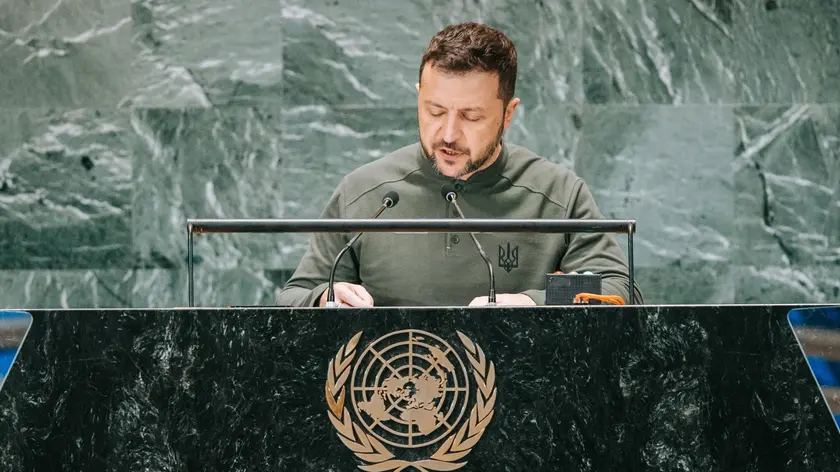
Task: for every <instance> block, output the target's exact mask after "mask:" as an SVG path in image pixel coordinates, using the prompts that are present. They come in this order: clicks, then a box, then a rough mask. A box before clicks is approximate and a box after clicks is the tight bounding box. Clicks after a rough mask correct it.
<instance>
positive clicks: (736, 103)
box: [0, 0, 840, 308]
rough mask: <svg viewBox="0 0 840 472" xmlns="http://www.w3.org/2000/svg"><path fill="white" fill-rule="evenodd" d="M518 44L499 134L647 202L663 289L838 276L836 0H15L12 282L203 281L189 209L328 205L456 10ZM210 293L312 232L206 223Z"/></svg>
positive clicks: (248, 299) (6, 172)
mask: <svg viewBox="0 0 840 472" xmlns="http://www.w3.org/2000/svg"><path fill="white" fill-rule="evenodd" d="M468 20H472V21H481V22H486V23H488V24H491V25H493V26H497V27H500V28H501V29H502V30H504V31H505V32H506V33H507V34H508V35H509V36H511V38H512V39H513V40H514V42H515V43H516V45H517V48H518V50H519V54H520V75H519V82H518V87H517V95H518V96H519V97H520V98H521V99H522V105H521V106H520V107H519V109H518V110H517V112H518V115H517V116H516V117H515V119H514V123H513V125H512V126H511V129H510V131H509V132H508V134H507V139H508V140H509V141H510V142H515V143H518V144H522V145H525V146H527V147H529V148H531V149H532V150H534V151H536V152H538V153H540V154H542V155H543V156H545V157H547V158H549V159H551V160H553V161H556V162H561V163H564V164H566V165H568V166H570V167H572V168H573V169H574V170H575V171H576V172H577V173H578V174H579V175H581V176H582V177H584V178H585V179H586V181H587V182H588V183H589V185H590V186H591V187H592V189H593V192H594V193H595V196H596V198H597V200H598V203H599V205H600V207H601V209H602V211H603V212H604V213H605V214H606V215H608V216H609V217H615V218H635V219H637V220H638V224H639V233H638V236H637V242H638V244H637V254H636V262H637V269H638V272H637V273H638V276H639V279H640V283H641V284H642V287H643V290H644V293H645V295H646V301H648V302H650V303H742V302H744V303H762V302H776V303H779V302H809V301H813V302H826V301H830V302H836V301H840V3H837V2H836V1H835V0H796V1H792V0H767V1H765V0H620V1H619V0H549V1H546V0H475V1H466V0H410V1H409V0H369V1H367V2H359V1H349V0H279V1H278V0H270V1H269V0H253V1H249V2H231V1H227V0H197V1H193V0H190V1H186V0H141V1H136V2H133V3H132V2H129V0H27V1H26V2H3V3H0V307H7V308H11V307H17V308H36V307H129V306H130V307H163V306H178V305H186V303H187V294H186V280H187V279H186V268H185V262H186V230H185V219H186V218H188V217H228V218H237V217H254V218H262V217H316V216H318V214H319V212H320V210H321V207H322V206H323V204H324V203H325V201H326V199H327V198H328V197H329V195H330V193H331V192H332V190H333V188H334V186H335V185H336V183H337V182H338V180H339V179H340V177H341V176H342V175H344V174H345V173H346V172H348V171H350V170H352V169H353V168H355V167H357V166H359V165H360V164H362V163H365V162H368V161H370V160H373V159H376V158H378V157H380V156H383V155H384V154H385V153H387V152H388V151H390V150H392V149H394V148H396V147H399V146H402V145H405V144H408V143H411V142H414V141H415V140H416V139H417V125H416V96H415V91H414V83H415V82H416V78H417V68H418V66H419V61H420V57H421V55H422V52H423V49H424V47H425V45H426V43H427V42H428V40H429V39H430V37H431V36H432V35H433V34H434V33H435V31H437V30H438V29H440V28H442V27H443V26H445V25H447V24H450V23H454V22H459V21H468ZM196 242H197V246H196V251H197V256H198V264H197V266H196V303H197V304H199V305H215V306H219V305H229V304H259V303H271V302H272V300H273V293H274V290H275V287H276V286H277V284H280V283H282V281H283V280H284V279H285V278H286V277H287V276H288V274H289V272H290V270H293V268H294V267H295V265H296V263H297V261H298V259H299V257H300V255H301V251H302V247H303V244H304V242H305V236H304V235H297V236H282V235H233V236H228V235H211V236H199V237H197V240H196Z"/></svg>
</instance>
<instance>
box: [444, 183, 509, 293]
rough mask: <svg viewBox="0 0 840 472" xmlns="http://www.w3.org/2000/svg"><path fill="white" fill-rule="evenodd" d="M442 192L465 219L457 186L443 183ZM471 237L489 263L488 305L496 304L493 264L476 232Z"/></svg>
mask: <svg viewBox="0 0 840 472" xmlns="http://www.w3.org/2000/svg"><path fill="white" fill-rule="evenodd" d="M440 194H441V195H442V196H443V198H444V199H445V200H446V201H448V202H452V204H453V205H455V210H457V211H458V215H459V216H460V217H461V219H464V212H462V211H461V207H460V206H459V205H458V201H457V200H458V193H457V192H455V187H453V186H452V184H443V187H441V189H440ZM470 237H471V238H472V240H473V243H475V247H476V248H477V249H478V253H479V254H480V255H481V258H482V259H484V262H485V263H486V264H487V272H489V273H490V294H489V296H488V297H487V301H488V305H491V306H492V305H495V304H496V277H495V276H494V275H493V264H492V263H491V262H490V258H489V257H487V254H485V253H484V249H482V248H481V244H479V243H478V239H476V238H475V233H470Z"/></svg>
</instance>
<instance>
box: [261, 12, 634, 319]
mask: <svg viewBox="0 0 840 472" xmlns="http://www.w3.org/2000/svg"><path fill="white" fill-rule="evenodd" d="M516 73H517V54H516V48H515V47H514V45H513V43H512V42H511V41H510V39H509V38H508V37H507V36H505V35H504V34H503V33H501V32H500V31H497V30H495V29H493V28H491V27H488V26H486V25H482V24H476V23H466V24H459V25H454V26H450V27H447V28H445V29H443V30H442V31H440V32H439V33H437V34H436V35H435V36H434V37H433V38H432V40H431V41H430V43H429V45H428V47H427V49H426V51H425V53H424V54H423V58H422V60H421V62H420V74H419V81H418V83H417V85H416V88H417V93H418V95H417V118H418V122H419V137H420V139H419V142H418V143H415V144H412V145H410V146H407V147H404V148H402V149H398V150H395V151H393V152H392V153H391V154H389V155H387V156H385V157H383V158H381V159H378V160H376V161H374V162H371V163H368V164H365V165H363V166H361V167H359V168H358V169H356V170H354V171H353V172H351V173H349V174H348V175H346V176H345V177H344V178H343V179H342V180H341V182H340V184H339V185H338V188H336V190H335V191H334V193H333V194H332V197H331V198H330V200H329V202H328V204H327V207H326V209H325V210H324V212H323V213H322V217H323V218H350V219H358V218H370V217H371V216H372V215H375V214H378V213H377V212H378V211H382V210H383V208H386V207H388V208H387V209H385V210H384V211H385V212H386V215H387V217H388V218H461V217H466V218H551V219H587V218H588V219H603V216H602V214H601V213H600V211H599V209H598V207H597V205H596V203H595V201H594V199H593V196H592V194H591V193H590V191H589V189H588V187H587V185H586V184H585V183H584V182H583V180H581V179H580V178H579V177H577V176H576V175H575V174H574V173H573V172H572V171H571V170H570V169H568V168H566V167H564V166H562V165H559V164H555V163H552V162H550V161H548V160H546V159H544V158H542V157H539V156H537V155H535V154H534V153H533V152H531V151H529V150H527V149H525V148H523V147H520V146H516V145H514V144H510V143H506V142H505V141H504V140H503V135H504V132H505V130H507V129H508V126H510V123H511V120H512V119H513V116H514V112H515V110H516V107H517V105H518V104H519V99H518V98H515V97H514V90H515V85H516ZM442 189H443V191H442ZM386 194H387V195H390V196H391V197H395V198H392V200H391V201H390V202H389V201H387V199H386V205H385V206H383V197H385V195H386ZM395 200H396V201H399V205H393V207H389V206H390V205H388V203H390V204H393V203H395ZM352 236H353V235H349V234H340V233H318V234H313V235H312V236H311V237H310V240H309V245H308V248H307V250H306V253H305V254H304V256H303V258H302V260H301V262H300V264H299V265H298V267H297V270H296V271H295V273H294V274H293V276H292V277H291V279H290V280H289V281H288V282H287V283H286V285H285V286H284V287H283V289H282V290H281V291H280V292H279V293H278V295H277V304H278V305H283V306H325V304H326V302H327V293H328V290H327V288H328V281H329V275H330V271H331V269H332V266H333V260H334V258H335V257H336V255H337V254H338V253H339V252H340V251H341V250H342V248H343V247H344V246H345V245H346V244H347V243H348V242H349V241H350V240H351V237H352ZM475 237H476V238H477V239H478V241H479V242H480V245H481V247H483V248H485V249H486V254H487V256H488V258H489V259H490V263H491V264H492V265H493V272H494V273H495V279H496V291H497V292H498V295H497V296H496V305H520V306H522V305H539V304H544V303H545V290H544V288H545V277H546V274H551V273H555V272H557V271H561V272H564V273H570V272H577V273H585V272H591V273H593V274H597V275H599V276H600V277H601V285H602V294H605V295H616V296H619V297H621V298H622V299H623V300H628V299H629V277H628V268H627V262H626V260H625V257H624V254H623V252H622V250H621V248H620V246H619V245H618V243H617V241H616V238H615V236H614V235H613V234H609V233H606V234H595V233H576V234H542V233H540V234H531V233H502V234H478V235H475ZM471 238H472V236H471V235H470V234H469V233H467V234H455V233H428V234H394V233H379V232H369V233H365V234H363V235H362V236H361V237H359V238H358V240H356V241H355V242H353V243H352V246H351V249H350V250H349V251H348V254H346V256H347V257H343V258H341V259H340V261H339V263H338V265H337V267H336V269H335V281H336V283H335V285H334V300H335V302H338V303H339V304H340V305H343V306H352V307H369V306H374V305H376V306H428V305H435V306H442V305H447V306H463V305H473V306H475V305H483V304H486V303H487V300H488V297H487V296H486V294H487V287H488V283H489V282H488V273H487V267H486V265H485V260H484V259H483V258H482V257H480V255H479V254H480V253H479V252H478V251H477V247H476V245H474V244H473V240H472V239H471ZM641 299H642V298H641V294H640V293H639V291H638V288H636V301H637V302H639V303H640V302H641Z"/></svg>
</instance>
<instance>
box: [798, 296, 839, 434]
mask: <svg viewBox="0 0 840 472" xmlns="http://www.w3.org/2000/svg"><path fill="white" fill-rule="evenodd" d="M788 320H789V322H790V324H791V326H792V327H793V328H794V329H796V328H809V329H822V330H831V331H837V332H838V333H840V307H820V308H799V309H795V310H791V311H790V313H789V314H788ZM797 341H799V342H800V344H801V340H798V339H797ZM838 347H840V346H838ZM805 359H806V360H807V361H808V367H810V368H811V372H813V374H814V379H815V380H816V384H817V386H819V387H840V362H837V361H831V360H828V359H825V358H822V357H818V356H814V355H806V356H805ZM834 420H835V423H836V424H837V428H838V429H840V414H837V415H834Z"/></svg>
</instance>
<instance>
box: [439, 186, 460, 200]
mask: <svg viewBox="0 0 840 472" xmlns="http://www.w3.org/2000/svg"><path fill="white" fill-rule="evenodd" d="M451 193H454V194H455V195H458V193H457V192H456V191H455V186H454V185H452V184H449V183H447V184H443V186H442V187H441V188H440V195H441V196H442V197H443V198H444V200H449V194H451Z"/></svg>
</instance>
